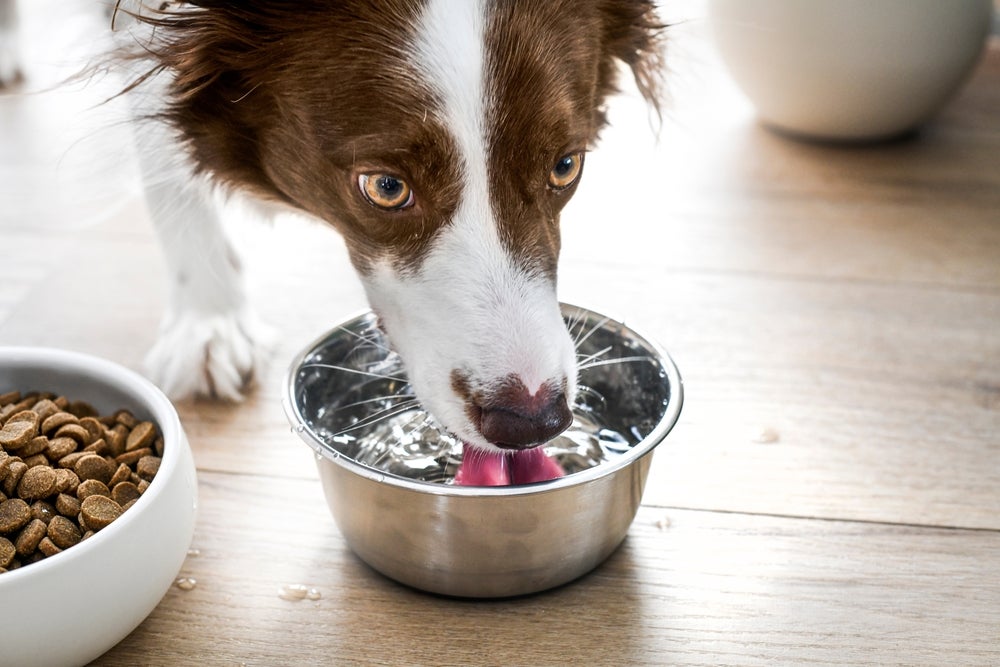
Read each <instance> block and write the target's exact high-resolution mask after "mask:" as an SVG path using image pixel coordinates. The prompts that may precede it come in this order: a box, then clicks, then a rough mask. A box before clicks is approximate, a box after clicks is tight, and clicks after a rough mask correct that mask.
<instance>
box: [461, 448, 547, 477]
mask: <svg viewBox="0 0 1000 667" xmlns="http://www.w3.org/2000/svg"><path fill="white" fill-rule="evenodd" d="M564 474H565V472H563V469H562V468H561V467H560V466H559V464H558V463H556V462H555V461H553V460H552V459H551V458H549V457H548V456H546V454H545V452H543V451H542V448H541V447H535V448H534V449H525V450H518V451H510V452H484V451H482V450H480V449H474V448H472V447H466V448H465V454H464V456H463V457H462V465H460V466H459V468H458V472H457V473H456V474H455V484H458V485H460V486H508V485H510V484H530V483H532V482H544V481H546V480H549V479H555V478H557V477H562V476H563V475H564Z"/></svg>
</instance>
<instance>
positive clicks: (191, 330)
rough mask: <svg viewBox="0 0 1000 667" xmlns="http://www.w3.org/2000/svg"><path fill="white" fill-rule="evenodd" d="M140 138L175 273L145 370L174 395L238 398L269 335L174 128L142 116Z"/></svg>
mask: <svg viewBox="0 0 1000 667" xmlns="http://www.w3.org/2000/svg"><path fill="white" fill-rule="evenodd" d="M136 144H137V149H138V156H139V162H140V165H141V168H142V176H143V184H144V186H145V190H146V200H147V203H148V206H149V211H150V215H151V216H152V219H153V224H154V226H155V228H156V232H157V235H158V236H159V240H160V243H161V245H162V248H163V252H164V256H165V259H166V264H167V269H168V274H169V275H168V279H169V294H168V306H167V311H166V313H165V315H164V318H163V321H162V324H161V328H160V333H159V339H158V340H157V342H156V344H155V345H154V346H153V348H152V350H150V352H149V354H148V356H147V357H146V371H147V373H148V374H149V376H150V377H151V378H152V379H153V380H154V381H155V382H156V383H157V384H158V385H159V386H160V387H161V388H162V389H163V390H164V392H166V393H167V394H168V395H170V396H171V397H173V398H185V397H189V396H194V395H203V396H214V397H219V398H223V399H227V400H240V398H242V396H243V393H244V392H245V391H246V390H247V388H248V387H249V386H250V384H251V381H252V380H253V378H254V374H255V372H257V370H258V369H259V368H260V365H261V363H262V361H263V350H264V349H265V348H266V346H267V338H269V332H268V329H267V327H264V326H262V324H261V323H260V322H259V320H258V319H257V317H256V316H255V314H254V313H253V312H252V310H251V308H250V307H249V305H248V303H247V298H246V293H245V287H244V281H243V275H242V270H241V267H240V259H239V257H238V256H237V255H236V252H235V250H234V249H233V247H232V245H231V244H230V242H229V240H228V239H227V238H226V234H225V230H224V228H223V224H222V220H221V219H220V215H219V211H218V208H217V206H216V203H215V201H214V200H213V197H212V193H211V191H210V189H209V187H208V186H207V185H206V184H205V183H204V182H202V181H201V180H197V179H193V178H192V177H191V175H190V171H189V169H188V168H187V167H186V165H183V164H180V162H179V159H178V156H180V155H183V152H182V150H181V147H180V146H178V145H177V142H175V141H173V139H172V136H171V134H170V131H169V130H168V128H167V127H166V126H164V125H162V124H158V123H151V122H142V123H140V124H139V125H138V126H137V134H136Z"/></svg>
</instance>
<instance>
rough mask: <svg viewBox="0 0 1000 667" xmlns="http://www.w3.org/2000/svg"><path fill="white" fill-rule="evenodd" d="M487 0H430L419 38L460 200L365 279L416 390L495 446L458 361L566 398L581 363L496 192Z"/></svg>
mask: <svg viewBox="0 0 1000 667" xmlns="http://www.w3.org/2000/svg"><path fill="white" fill-rule="evenodd" d="M485 4H486V3H485V2H484V1H483V0H431V1H430V2H429V3H428V5H427V7H426V8H425V10H424V14H423V16H422V17H421V21H420V24H419V27H418V30H417V39H416V42H415V45H414V47H413V51H414V52H413V56H414V60H415V62H416V63H417V67H419V69H420V71H421V72H422V73H423V75H424V77H425V79H426V80H425V84H426V85H427V86H428V87H429V88H430V89H431V90H433V91H434V92H435V93H436V94H437V95H438V96H439V97H440V99H441V101H442V104H441V107H440V112H439V117H438V118H437V119H436V120H437V121H438V122H440V123H441V124H442V125H443V126H444V127H446V128H449V129H450V130H451V131H452V133H453V136H454V140H455V143H456V146H457V147H458V150H459V153H460V155H461V159H462V162H463V164H462V165H461V172H462V173H463V177H464V178H463V184H462V194H461V199H460V204H459V206H458V209H457V211H456V212H455V215H454V217H453V219H452V220H451V223H450V224H449V225H447V226H446V227H445V228H444V229H443V230H442V231H441V232H440V235H439V236H438V238H436V239H435V241H434V243H433V245H432V247H431V249H430V251H429V252H428V254H427V255H426V257H425V258H424V260H423V262H422V264H421V266H420V268H419V270H418V271H416V272H413V271H407V272H406V273H405V275H401V274H400V273H399V272H398V271H397V270H396V269H395V268H394V267H393V265H392V263H391V262H389V261H386V262H384V263H382V264H380V265H378V266H376V267H375V269H374V270H373V271H372V272H371V273H370V274H369V275H367V276H366V277H365V278H364V282H365V289H366V291H367V293H368V298H369V300H370V302H371V304H372V306H373V307H374V309H375V310H376V311H377V312H378V314H379V316H380V317H381V319H382V322H383V324H384V326H385V328H386V331H387V333H388V335H389V338H390V339H391V340H392V343H393V345H394V347H395V348H396V349H397V351H398V352H399V353H400V355H401V356H402V357H403V361H404V363H405V364H406V367H407V371H408V373H409V376H410V379H411V381H412V383H413V386H414V389H415V391H416V393H417V396H418V397H419V398H420V399H421V400H422V401H423V403H424V404H425V406H426V407H427V408H428V410H430V412H431V413H432V414H434V415H435V416H436V417H437V418H438V419H439V420H440V421H441V422H442V423H443V424H444V425H445V427H447V428H448V429H449V430H451V431H453V432H454V433H455V434H456V435H457V436H459V437H460V438H462V439H463V440H465V441H466V442H469V443H471V444H474V445H478V446H480V447H483V448H487V449H488V448H491V446H490V444H489V443H488V442H487V441H485V440H484V439H483V437H482V436H481V435H480V434H479V433H478V432H477V431H476V429H475V427H474V426H473V425H472V423H471V422H470V420H469V417H468V416H467V414H466V406H465V405H464V403H463V401H462V399H461V398H460V397H459V396H458V395H457V394H456V393H455V391H454V389H453V388H452V371H454V370H457V371H459V372H461V373H462V374H463V375H464V376H465V377H467V378H468V379H469V381H470V383H471V385H472V389H473V390H474V391H475V390H482V389H486V390H488V389H489V388H490V386H491V385H495V384H497V383H499V382H501V381H503V380H504V379H506V378H508V377H509V376H511V375H516V376H517V377H519V378H520V380H521V382H523V384H524V385H525V387H526V388H527V389H528V391H530V392H535V391H536V390H537V389H539V388H540V387H541V386H542V385H543V384H546V383H549V384H553V385H555V386H557V387H563V386H565V388H566V393H567V398H568V399H569V400H570V401H572V399H573V396H574V394H575V390H576V371H575V353H574V348H573V343H572V341H571V339H570V337H569V333H568V332H567V330H566V327H565V325H564V323H563V320H562V316H561V314H560V311H559V306H558V301H557V298H556V293H555V284H554V282H553V281H552V280H551V278H549V277H547V276H544V275H541V274H535V273H532V274H529V273H528V272H526V271H525V270H524V269H522V268H520V267H519V266H518V265H517V262H515V261H514V259H513V258H512V257H511V256H510V254H509V253H508V251H507V250H506V249H505V248H504V246H503V244H502V243H501V241H500V236H499V232H498V228H497V222H496V217H495V215H494V210H493V207H492V205H491V202H490V187H489V177H488V171H487V157H488V155H487V141H486V136H487V129H488V128H487V127H486V122H487V120H486V119H487V117H488V113H489V110H490V109H489V101H488V100H487V99H486V94H485V91H486V90H487V89H488V87H487V85H486V84H487V82H485V81H484V80H483V78H484V71H485V67H484V60H485V54H484V46H483V43H484V29H485V24H486V8H485ZM499 214H500V215H502V212H500V213H499Z"/></svg>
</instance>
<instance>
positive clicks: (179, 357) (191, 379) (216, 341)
mask: <svg viewBox="0 0 1000 667" xmlns="http://www.w3.org/2000/svg"><path fill="white" fill-rule="evenodd" d="M272 340H273V334H272V331H271V329H270V327H268V326H267V325H265V324H263V323H262V322H261V321H260V320H258V319H257V317H256V316H255V315H254V314H253V313H251V312H249V311H241V312H236V313H225V314H212V315H208V314H205V313H196V312H191V311H186V312H179V313H178V312H175V313H170V314H168V315H167V317H166V318H165V319H164V322H163V325H162V326H161V328H160V335H159V338H158V339H157V341H156V344H155V345H154V346H153V348H152V349H151V350H150V351H149V354H148V355H147V356H146V361H145V367H146V374H147V375H148V376H149V377H150V379H152V380H153V382H154V383H156V384H157V385H158V386H159V387H160V389H162V390H163V392H164V393H165V394H167V396H169V397H170V398H172V399H176V400H180V399H185V398H192V397H196V396H205V397H210V398H220V399H223V400H227V401H241V400H242V399H243V397H244V395H245V394H246V393H247V392H248V391H249V390H250V388H251V387H252V386H253V383H254V380H255V377H256V375H257V374H258V373H259V372H260V369H261V368H262V366H263V363H264V360H265V358H266V356H267V351H268V349H269V348H270V347H271V342H272Z"/></svg>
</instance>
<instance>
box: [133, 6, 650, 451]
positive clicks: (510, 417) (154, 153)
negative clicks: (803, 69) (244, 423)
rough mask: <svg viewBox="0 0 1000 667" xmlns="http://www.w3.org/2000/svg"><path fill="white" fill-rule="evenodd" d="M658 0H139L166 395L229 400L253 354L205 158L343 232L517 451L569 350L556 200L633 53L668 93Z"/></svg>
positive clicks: (443, 413) (466, 427)
mask: <svg viewBox="0 0 1000 667" xmlns="http://www.w3.org/2000/svg"><path fill="white" fill-rule="evenodd" d="M654 5H655V3H654V2H653V1H652V0H494V1H489V0H382V1H372V0H296V1H288V2H282V1H274V0H271V1H257V0H232V1H224V0H193V1H191V2H185V3H172V4H170V5H169V6H168V5H164V6H162V7H158V8H156V9H153V10H150V9H143V10H141V11H136V12H135V13H136V14H138V15H139V16H140V20H139V21H138V23H137V24H136V26H139V27H141V26H145V27H146V28H151V30H149V32H148V33H147V36H140V37H134V39H136V40H137V43H138V45H139V47H140V48H139V49H137V50H136V51H137V52H138V54H139V55H138V56H136V57H137V58H138V59H139V60H141V61H147V59H149V58H152V59H153V64H152V71H151V72H149V76H148V77H147V78H146V79H145V80H144V81H143V83H142V84H141V85H138V86H136V87H135V89H134V90H133V91H132V93H131V94H133V95H136V94H140V95H144V99H145V100H146V101H147V102H148V100H149V99H150V98H152V99H153V100H158V101H162V106H160V107H157V108H154V109H153V112H152V115H153V116H155V118H156V119H157V120H158V121H161V122H160V123H159V124H153V125H147V126H145V127H144V128H143V129H142V131H141V132H140V135H139V149H140V150H139V153H140V161H141V163H142V167H143V172H144V173H143V176H144V180H145V184H146V191H147V197H148V200H149V202H150V204H151V211H152V214H153V217H154V220H155V224H156V226H157V229H158V232H159V235H160V237H161V240H162V241H163V246H164V249H165V252H166V257H167V263H168V265H169V268H170V271H171V273H172V278H173V280H172V287H173V291H172V294H171V298H170V311H169V313H168V314H167V316H166V317H165V319H164V323H163V329H162V332H161V336H160V339H159V342H158V343H157V345H156V346H155V348H154V349H153V350H152V351H151V353H150V357H149V366H150V372H151V374H152V376H153V377H154V379H155V380H156V381H157V382H159V384H160V385H161V386H162V387H163V388H164V389H165V390H166V391H167V392H168V393H170V394H172V395H174V396H178V395H187V394H216V395H219V396H222V397H226V398H237V397H238V396H239V395H240V393H241V392H242V391H243V389H244V386H245V384H246V382H247V379H248V378H250V377H251V376H252V375H253V372H254V366H255V364H257V363H258V359H257V349H258V347H259V343H260V341H259V340H258V338H259V336H258V331H259V326H258V323H257V322H256V320H255V318H254V316H253V314H252V313H251V312H250V311H249V309H248V307H247V301H246V298H245V295H244V293H243V287H242V282H241V280H240V268H239V262H238V260H237V259H236V258H235V257H234V256H233V254H232V251H231V250H230V246H229V244H228V243H227V241H226V239H225V237H224V235H223V230H222V227H221V225H220V223H219V218H218V215H217V213H216V211H215V210H214V208H213V205H212V201H211V198H210V197H206V196H205V188H204V187H203V184H202V183H201V182H200V180H199V179H197V178H192V176H199V175H201V176H207V177H208V179H209V180H210V181H211V182H212V183H213V184H215V185H220V186H222V187H223V188H227V189H232V190H236V191H240V192H243V193H248V194H249V195H251V196H252V197H255V198H256V199H258V200H261V201H263V202H267V203H269V204H277V205H279V206H284V207H291V208H293V209H296V210H298V211H300V212H304V213H305V214H307V215H309V216H312V217H314V218H318V219H319V220H322V221H324V222H326V223H329V224H330V225H331V226H333V227H334V228H335V229H336V230H338V231H339V232H340V233H341V234H342V235H343V238H344V239H345V242H346V245H347V247H348V250H349V253H350V257H351V261H352V263H353V264H354V267H355V268H356V269H357V272H358V274H359V276H360V278H361V281H362V283H363V285H364V288H365V290H366V294H367V296H368V299H369V301H370V303H371V306H372V308H373V310H374V311H375V312H376V313H377V314H378V317H379V320H380V322H381V325H382V327H383V328H384V330H385V332H386V334H387V336H388V338H389V339H390V341H391V342H392V345H393V346H394V347H395V349H396V350H397V351H398V352H399V354H400V355H401V358H402V359H403V362H404V364H405V365H406V368H407V371H408V375H409V377H410V379H411V381H412V384H413V387H414V390H415V392H416V394H417V396H418V397H419V399H420V400H421V401H422V403H423V404H424V405H425V407H426V408H427V409H428V410H429V411H430V412H431V413H432V414H433V415H434V416H435V417H436V418H437V420H438V421H439V422H441V423H442V424H443V425H444V426H445V427H446V428H448V429H449V430H451V431H452V432H453V433H454V434H456V435H457V436H458V437H459V438H461V439H462V440H463V441H464V442H466V443H468V444H469V445H471V446H472V447H475V448H478V449H481V450H486V451H493V452H496V451H501V450H503V451H510V450H524V449H529V448H531V447H533V446H535V445H538V444H540V443H543V442H545V441H547V440H549V439H551V438H552V437H553V436H555V435H557V434H558V433H560V432H561V431H562V430H563V429H565V428H566V427H567V426H568V425H569V424H570V422H571V414H570V407H571V405H572V402H573V400H574V396H575V392H576V359H575V350H574V346H573V342H572V340H571V339H570V336H569V334H568V332H567V329H566V326H565V324H564V322H563V319H562V317H561V314H560V310H559V304H558V302H557V299H556V266H557V260H558V256H559V248H560V233H559V213H560V211H561V209H562V208H563V206H565V204H566V202H567V201H568V200H569V199H570V197H572V196H573V193H574V191H575V189H576V187H577V185H578V183H579V180H580V175H581V172H582V169H583V163H584V156H585V154H586V153H587V151H588V150H590V148H591V147H592V146H593V145H594V143H595V141H596V139H597V136H598V133H599V131H600V129H601V128H602V126H603V125H604V124H605V121H606V119H605V114H604V105H605V101H606V98H607V97H608V96H609V95H610V94H611V93H613V92H614V91H615V90H616V79H617V76H618V74H619V70H620V69H622V68H621V64H622V63H624V64H625V65H627V66H628V67H629V68H631V70H632V73H633V74H634V76H635V79H636V81H637V83H638V88H639V90H640V91H641V92H642V94H643V95H644V96H645V97H646V98H647V99H648V100H649V101H650V102H652V103H654V104H655V102H656V97H657V85H656V82H657V80H658V74H659V65H660V58H661V46H662V44H661V36H662V28H663V26H662V25H661V24H660V22H659V21H658V19H657V16H656V12H655V6H654ZM123 6H124V5H123ZM135 34H136V35H140V34H141V32H136V33H135ZM147 72H148V70H147ZM157 103H159V102H157ZM145 104H146V102H139V103H137V108H140V109H143V110H142V111H141V112H140V113H139V115H147V114H146V108H145Z"/></svg>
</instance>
